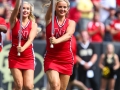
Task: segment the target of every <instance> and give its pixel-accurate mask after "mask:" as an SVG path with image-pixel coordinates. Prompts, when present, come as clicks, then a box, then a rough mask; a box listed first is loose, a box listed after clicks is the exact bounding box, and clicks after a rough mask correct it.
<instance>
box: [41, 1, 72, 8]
mask: <svg viewBox="0 0 120 90" xmlns="http://www.w3.org/2000/svg"><path fill="white" fill-rule="evenodd" d="M62 1H65V2H66V3H67V6H68V8H70V2H69V0H55V2H56V4H57V3H59V2H62ZM45 6H50V1H49V2H48V3H46V4H44V5H43V7H45Z"/></svg>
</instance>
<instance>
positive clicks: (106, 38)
mask: <svg viewBox="0 0 120 90" xmlns="http://www.w3.org/2000/svg"><path fill="white" fill-rule="evenodd" d="M109 12H110V15H109V17H108V18H107V19H106V20H105V23H104V24H105V36H104V41H109V42H110V41H112V35H111V27H110V23H111V22H112V21H113V20H115V19H116V17H115V13H116V8H112V7H111V8H110V9H109Z"/></svg>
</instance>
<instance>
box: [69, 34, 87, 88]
mask: <svg viewBox="0 0 120 90" xmlns="http://www.w3.org/2000/svg"><path fill="white" fill-rule="evenodd" d="M71 46H72V51H73V56H74V67H73V74H72V75H71V76H70V81H69V85H68V90H72V86H77V87H78V88H79V89H82V90H88V88H87V87H86V86H85V85H84V84H83V83H82V82H80V81H78V80H77V69H78V64H79V63H78V62H77V58H76V51H77V42H76V39H75V37H74V36H73V37H72V45H71Z"/></svg>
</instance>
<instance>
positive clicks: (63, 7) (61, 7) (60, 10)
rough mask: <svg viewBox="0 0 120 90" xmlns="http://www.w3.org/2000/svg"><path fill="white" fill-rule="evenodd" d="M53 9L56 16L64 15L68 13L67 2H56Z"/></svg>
mask: <svg viewBox="0 0 120 90" xmlns="http://www.w3.org/2000/svg"><path fill="white" fill-rule="evenodd" d="M55 11H56V15H58V16H61V17H63V16H66V14H67V13H68V4H67V3H66V2H65V1H64V0H62V1H60V2H58V3H57V5H56V9H55Z"/></svg>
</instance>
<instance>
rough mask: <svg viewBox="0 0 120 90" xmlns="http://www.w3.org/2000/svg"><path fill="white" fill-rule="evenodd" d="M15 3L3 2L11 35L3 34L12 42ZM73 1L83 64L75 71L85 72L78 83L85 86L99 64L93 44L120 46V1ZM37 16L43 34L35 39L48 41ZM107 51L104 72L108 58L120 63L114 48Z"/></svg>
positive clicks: (1, 9) (71, 12) (72, 16)
mask: <svg viewBox="0 0 120 90" xmlns="http://www.w3.org/2000/svg"><path fill="white" fill-rule="evenodd" d="M15 1H16V0H0V17H3V18H5V20H6V22H7V26H8V31H7V34H6V35H4V34H3V37H4V38H3V39H4V40H6V41H10V40H11V36H10V24H9V18H10V15H11V12H12V10H13V8H14V5H15ZM69 1H70V10H69V13H68V18H70V19H72V20H74V21H75V22H76V30H75V33H74V36H75V38H76V40H77V41H78V42H79V41H81V43H78V44H76V45H77V51H75V57H76V52H77V57H76V59H78V61H79V62H80V64H79V65H80V66H79V65H77V64H75V67H78V70H79V71H80V70H81V72H82V74H83V75H81V73H80V75H81V76H82V77H79V79H78V80H79V81H82V83H83V84H85V83H86V82H85V78H86V76H85V74H86V73H87V70H89V69H91V68H92V70H93V68H94V63H95V62H96V60H97V57H96V52H95V50H94V47H93V46H92V45H91V42H98V43H101V42H120V0H69ZM34 15H35V18H36V22H37V24H38V29H40V30H41V32H39V34H38V35H37V36H36V38H35V39H36V40H45V37H46V36H45V25H43V24H41V23H40V22H41V19H40V17H39V15H36V14H35V13H34ZM84 31H85V32H84ZM75 42H76V41H75ZM75 42H74V44H75ZM89 42H90V43H89ZM84 44H85V45H84ZM79 45H81V46H79ZM78 46H79V47H78ZM73 48H76V47H75V46H73ZM106 51H107V53H106V54H104V55H102V56H101V59H100V62H99V67H100V69H104V71H105V69H106V68H104V65H102V63H103V62H104V61H105V60H107V59H108V58H109V57H107V54H108V56H109V55H110V58H111V57H112V59H111V60H112V61H114V63H115V62H117V61H118V59H116V58H114V56H113V53H114V46H112V45H108V46H107V50H106ZM84 55H86V56H84ZM115 57H118V56H115ZM88 58H89V60H88ZM87 60H88V61H87ZM112 61H109V62H112ZM91 62H92V64H91ZM75 63H76V62H75ZM85 63H86V64H85ZM105 63H107V62H105ZM112 64H113V63H112ZM107 65H108V64H107ZM112 66H113V65H112ZM108 67H109V65H108ZM81 68H83V69H81ZM84 68H86V69H84ZM118 68H119V65H116V68H115V70H117V69H118ZM115 70H113V71H115ZM93 71H94V70H93ZM73 72H74V71H73ZM113 74H114V73H113ZM78 75H79V73H78ZM75 76H76V75H75ZM88 77H91V76H88ZM111 78H112V80H113V81H114V83H112V82H113V81H111V83H112V84H111V87H110V88H114V84H115V79H114V75H112V76H111V77H110V79H111ZM73 79H75V77H73ZM83 79H84V80H83ZM72 81H74V80H72ZM90 82H92V83H93V84H92V85H91V86H92V88H93V90H98V89H96V88H98V84H97V83H96V81H94V80H92V79H90ZM101 82H102V83H103V84H106V83H105V82H106V81H105V79H104V77H103V78H102V81H101ZM75 83H76V82H75ZM80 85H81V84H80ZM78 86H79V85H78ZM95 86H96V87H95ZM81 87H82V86H81ZM105 87H106V86H104V85H103V86H102V84H101V90H105V89H102V88H105ZM110 90H113V89H110Z"/></svg>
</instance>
